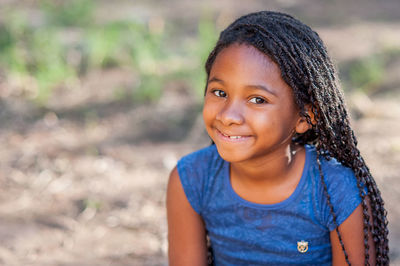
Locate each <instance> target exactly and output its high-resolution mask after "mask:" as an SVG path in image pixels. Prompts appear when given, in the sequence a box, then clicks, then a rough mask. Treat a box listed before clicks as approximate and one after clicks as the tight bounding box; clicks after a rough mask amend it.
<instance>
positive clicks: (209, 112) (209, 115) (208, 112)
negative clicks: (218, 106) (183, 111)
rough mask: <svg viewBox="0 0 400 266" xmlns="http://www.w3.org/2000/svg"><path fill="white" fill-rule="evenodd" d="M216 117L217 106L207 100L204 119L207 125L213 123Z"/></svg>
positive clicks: (204, 107)
mask: <svg viewBox="0 0 400 266" xmlns="http://www.w3.org/2000/svg"><path fill="white" fill-rule="evenodd" d="M214 117H215V107H214V106H213V105H212V104H210V103H209V102H208V101H207V100H206V101H205V102H204V106H203V120H204V124H205V125H206V127H207V126H209V125H210V123H212V121H213V120H214Z"/></svg>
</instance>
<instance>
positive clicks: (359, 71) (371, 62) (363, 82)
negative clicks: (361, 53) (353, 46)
mask: <svg viewBox="0 0 400 266" xmlns="http://www.w3.org/2000/svg"><path fill="white" fill-rule="evenodd" d="M384 63H385V62H384V60H383V58H382V57H378V56H376V55H374V56H370V57H367V58H362V59H360V60H357V61H355V62H353V63H352V65H351V66H350V70H349V78H350V83H351V85H352V86H353V87H355V88H357V89H361V90H362V91H365V92H368V91H371V90H373V89H374V88H375V87H377V86H379V85H380V84H381V82H382V81H383V78H384V72H385V66H384Z"/></svg>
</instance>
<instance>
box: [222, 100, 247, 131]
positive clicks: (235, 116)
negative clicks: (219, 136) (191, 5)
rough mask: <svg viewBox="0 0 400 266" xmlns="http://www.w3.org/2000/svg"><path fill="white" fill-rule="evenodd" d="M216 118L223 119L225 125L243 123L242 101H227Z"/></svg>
mask: <svg viewBox="0 0 400 266" xmlns="http://www.w3.org/2000/svg"><path fill="white" fill-rule="evenodd" d="M216 119H217V120H219V121H221V123H222V124H223V125H224V126H230V125H233V124H236V125H241V124H243V122H244V116H243V110H242V107H241V106H240V103H238V102H232V101H231V102H227V103H226V105H225V106H224V107H223V108H222V109H221V110H220V112H218V114H217V117H216Z"/></svg>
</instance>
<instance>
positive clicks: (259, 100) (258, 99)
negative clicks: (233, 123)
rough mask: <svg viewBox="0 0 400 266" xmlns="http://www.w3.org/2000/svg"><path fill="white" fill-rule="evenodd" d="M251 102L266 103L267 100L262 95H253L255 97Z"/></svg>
mask: <svg viewBox="0 0 400 266" xmlns="http://www.w3.org/2000/svg"><path fill="white" fill-rule="evenodd" d="M249 102H251V103H254V104H263V103H266V102H267V101H266V100H264V99H263V98H261V97H253V98H251V99H250V100H249Z"/></svg>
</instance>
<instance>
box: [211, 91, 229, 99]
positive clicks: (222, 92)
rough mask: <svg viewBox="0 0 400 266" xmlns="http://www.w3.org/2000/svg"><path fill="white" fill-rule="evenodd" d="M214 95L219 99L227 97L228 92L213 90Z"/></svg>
mask: <svg viewBox="0 0 400 266" xmlns="http://www.w3.org/2000/svg"><path fill="white" fill-rule="evenodd" d="M212 93H214V95H215V96H217V97H222V98H225V97H226V92H224V91H223V90H213V91H212Z"/></svg>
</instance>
